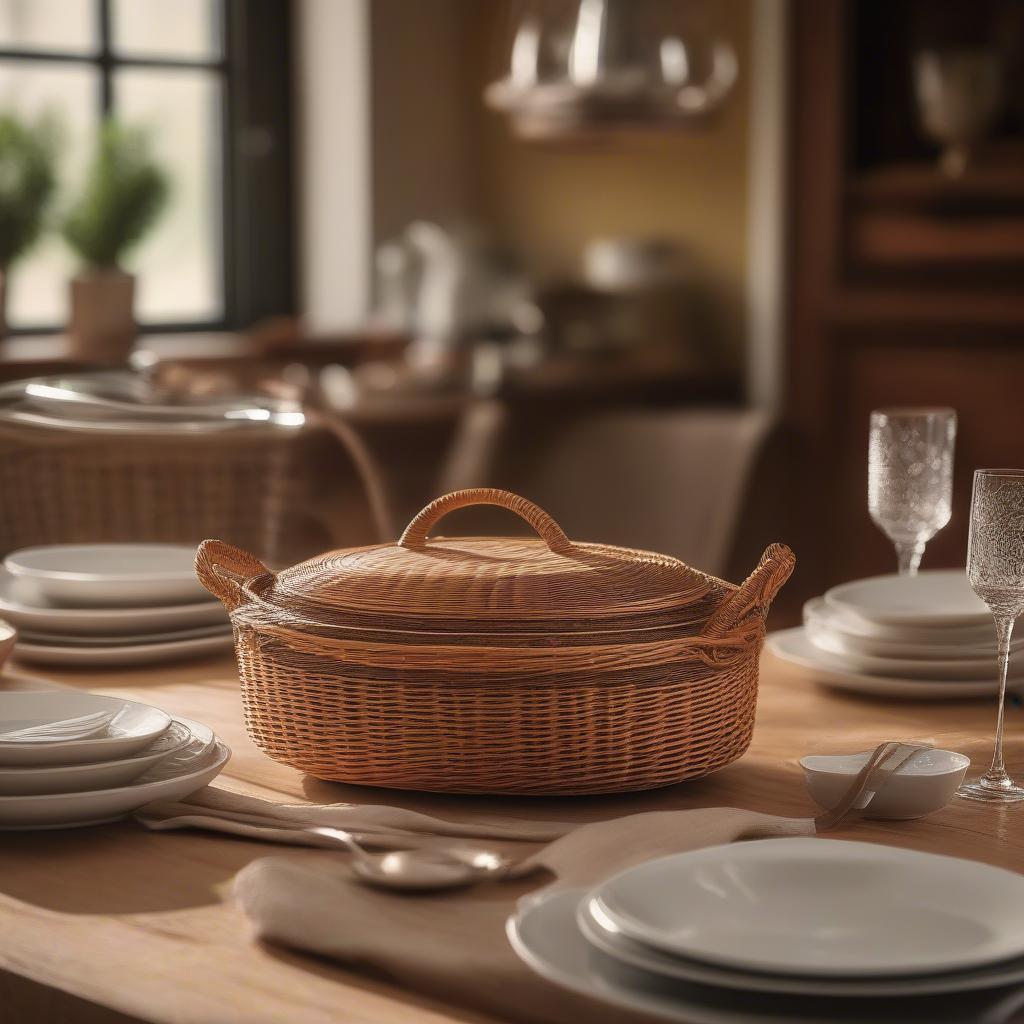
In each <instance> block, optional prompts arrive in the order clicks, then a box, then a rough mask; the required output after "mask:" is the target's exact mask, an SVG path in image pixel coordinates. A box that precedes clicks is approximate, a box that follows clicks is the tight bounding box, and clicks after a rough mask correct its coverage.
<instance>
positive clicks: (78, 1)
mask: <svg viewBox="0 0 1024 1024" xmlns="http://www.w3.org/2000/svg"><path fill="white" fill-rule="evenodd" d="M97 22H98V15H97V13H96V3H95V0H0V49H3V50H52V51H54V52H57V51H61V52H67V53H93V52H94V51H95V50H96V25H97Z"/></svg>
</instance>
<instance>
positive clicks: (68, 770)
mask: <svg viewBox="0 0 1024 1024" xmlns="http://www.w3.org/2000/svg"><path fill="white" fill-rule="evenodd" d="M191 742H192V733H191V732H190V731H189V728H188V726H187V725H185V724H184V723H183V722H179V721H172V722H171V724H170V727H169V728H168V729H167V731H166V732H165V733H164V734H163V735H162V736H158V737H157V738H156V739H155V740H154V741H153V742H152V743H151V744H150V745H149V746H148V747H146V748H145V749H144V750H142V751H140V752H139V753H138V754H134V755H132V756H131V757H125V758H120V759H118V760H116V761H97V762H96V763H94V764H69V765H40V766H39V767H37V768H0V796H29V795H32V796H38V795H43V794H47V793H78V792H81V791H82V790H87V789H111V788H113V787H115V786H126V785H127V784H128V783H129V782H131V781H132V780H133V779H137V778H138V777H139V776H140V775H142V773H143V772H145V771H148V770H149V769H150V768H152V767H153V765H155V764H156V763H157V762H158V761H161V760H163V759H164V758H165V757H169V756H171V755H172V754H176V753H178V752H179V751H181V750H182V749H183V748H184V747H185V746H186V745H187V744H189V743H191Z"/></svg>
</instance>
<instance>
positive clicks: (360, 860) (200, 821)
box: [136, 814, 518, 892]
mask: <svg viewBox="0 0 1024 1024" xmlns="http://www.w3.org/2000/svg"><path fill="white" fill-rule="evenodd" d="M136 818H138V819H139V820H140V821H142V822H143V823H144V824H145V825H146V826H147V827H148V828H153V829H157V830H160V831H163V830H165V829H179V828H203V829H209V830H210V831H214V832H227V833H229V834H232V835H239V836H246V837H249V838H251V839H266V840H270V841H271V842H278V843H287V842H295V841H296V840H297V839H299V838H300V837H301V836H303V835H315V836H318V837H320V838H321V839H327V840H329V841H330V842H332V843H340V844H341V845H342V846H344V847H345V848H346V849H347V850H349V851H350V852H351V853H352V873H353V874H354V875H355V876H356V878H357V879H358V881H360V882H362V883H363V884H364V885H374V886H377V887H378V888H384V889H403V890H405V891H407V892H415V891H420V892H426V891H428V890H431V889H433V890H440V889H461V888H465V887H466V886H470V885H476V883H477V882H484V881H487V880H496V879H499V878H503V877H504V876H506V875H508V874H510V873H512V872H513V870H514V869H516V868H517V867H518V865H517V864H515V863H513V862H512V861H511V860H509V859H508V858H506V857H503V856H502V855H501V854H498V853H494V852H493V851H492V850H484V849H480V848H479V847H476V848H474V847H449V848H446V849H439V848H436V847H434V848H431V847H425V846H424V847H417V846H416V845H415V844H418V843H420V842H421V841H422V840H423V839H425V838H426V837H425V836H418V835H407V836H400V835H398V834H397V833H395V832H391V833H389V834H387V835H384V834H382V835H380V836H379V837H371V836H370V835H369V833H366V837H367V839H371V838H372V841H373V842H375V843H376V842H378V841H379V842H381V843H383V842H387V843H389V844H391V843H395V844H410V845H412V846H413V848H411V849H401V850H389V851H387V852H386V853H371V852H370V851H369V850H367V849H366V847H365V846H364V845H363V844H362V843H361V842H360V841H359V840H357V839H356V837H355V836H354V835H353V834H352V833H351V832H346V831H345V830H344V829H340V828H328V827H326V826H314V825H299V824H297V823H296V824H294V825H292V824H290V823H289V824H287V825H276V824H275V825H269V824H268V825H257V824H254V823H250V822H244V821H235V820H230V819H226V818H219V817H216V816H215V815H201V814H186V815H179V816H178V817H175V818H165V819H160V818H152V817H149V816H147V815H145V814H136Z"/></svg>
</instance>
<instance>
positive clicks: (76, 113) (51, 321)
mask: <svg viewBox="0 0 1024 1024" xmlns="http://www.w3.org/2000/svg"><path fill="white" fill-rule="evenodd" d="M0 109H2V110H5V111H13V112H14V113H16V114H19V115H21V116H23V117H26V118H35V117H38V116H39V115H40V114H43V113H46V114H51V113H52V114H53V115H54V116H55V117H56V118H58V120H59V123H60V125H61V128H62V132H61V134H62V139H63V142H62V146H61V151H60V158H59V163H58V170H59V177H60V187H59V190H58V196H57V200H58V202H59V201H60V200H62V199H63V198H64V197H65V196H66V194H67V189H68V187H69V186H70V185H71V184H72V183H74V184H75V185H77V184H78V182H79V181H81V177H82V172H83V170H84V168H85V165H86V162H87V161H88V158H89V153H90V150H91V147H92V142H93V137H94V134H95V131H96V123H97V119H98V113H97V112H98V110H99V75H98V73H97V72H96V70H95V69H94V68H91V67H82V66H80V65H77V64H64V63H57V62H52V61H18V60H6V61H0ZM74 272H75V263H74V260H73V259H72V257H71V255H70V253H69V252H68V251H67V249H66V248H65V246H64V245H63V243H62V242H61V241H60V239H59V238H57V237H55V236H54V233H52V232H51V233H50V234H49V235H48V236H47V237H46V238H44V239H43V240H41V241H40V242H39V244H38V245H37V246H36V247H35V248H34V249H32V250H31V252H30V253H29V254H28V255H26V256H25V257H24V259H22V260H21V261H20V262H19V263H17V264H15V266H14V269H13V270H12V272H11V283H10V295H9V297H8V309H7V315H8V320H9V322H10V324H11V326H12V327H33V326H53V325H56V324H62V323H64V320H65V318H66V312H67V291H68V284H67V281H68V278H69V277H70V276H71V275H72V274H73V273H74Z"/></svg>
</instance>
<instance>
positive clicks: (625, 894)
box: [507, 839, 1024, 1024]
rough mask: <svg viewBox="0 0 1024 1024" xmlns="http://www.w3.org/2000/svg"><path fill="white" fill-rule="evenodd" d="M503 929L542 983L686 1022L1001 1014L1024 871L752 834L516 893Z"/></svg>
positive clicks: (1011, 977) (1023, 961) (1013, 960)
mask: <svg viewBox="0 0 1024 1024" xmlns="http://www.w3.org/2000/svg"><path fill="white" fill-rule="evenodd" d="M507 932H508V936H509V940H510V942H511V943H512V946H513V948H514V949H515V951H516V953H517V954H518V955H519V956H520V958H521V959H522V960H524V961H525V962H526V963H527V964H528V965H529V966H530V967H531V968H532V969H533V970H535V971H536V972H537V973H539V974H541V975H543V976H544V977H546V978H548V979H549V980H551V981H553V982H555V983H557V984H559V985H562V986H564V987H566V988H569V989H572V990H574V991H576V992H580V993H582V994H585V995H588V996H592V997H595V998H597V999H601V1000H604V1001H605V1002H609V1003H612V1004H614V1005H616V1006H619V1007H622V1008H624V1009H629V1010H633V1011H643V1012H646V1013H649V1014H653V1015H655V1016H658V1017H662V1018H664V1019H667V1020H673V1021H687V1022H689V1024H699V1022H704V1021H714V1022H723V1021H737V1022H741V1021H742V1022H745V1021H776V1020H777V1021H782V1020H785V1021H797V1020H800V1021H806V1020H828V1021H835V1020H840V1019H841V1020H844V1021H850V1020H863V1021H874V1022H877V1021H901V1022H902V1021H912V1020H921V1021H933V1022H936V1021H949V1020H956V1021H965V1020H972V1021H973V1020H1004V1019H1009V1016H1007V1015H1005V1011H1006V1010H1007V1009H1009V1010H1010V1011H1011V1012H1012V1008H1013V1007H1017V1008H1019V1004H1020V1002H1021V994H1020V992H1016V993H1013V994H1012V997H1011V995H1010V994H1009V993H1008V990H1007V988H1006V986H1010V985H1019V984H1020V983H1021V982H1022V981H1024V877H1022V876H1020V875H1018V874H1015V873H1011V872H1009V871H1004V870H1001V869H998V868H992V867H988V866H987V865H984V864H979V863H977V862H975V861H966V860H959V859H956V858H953V857H939V856H935V855H933V854H924V853H917V852H914V851H911V850H899V849H894V848H891V847H886V846H879V845H875V844H871V843H851V842H839V841H832V840H828V841H825V840H821V839H766V840H760V841H757V842H746V843H736V844H732V845H729V846H718V847H711V848H708V849H704V850H695V851H692V852H690V853H684V854H677V855H674V856H670V857H664V858H660V859H658V860H653V861H648V862H646V863H644V864H640V865H638V866H636V867H633V868H630V869H629V870H627V871H625V872H623V873H622V874H620V875H617V876H615V877H613V878H611V879H609V880H608V881H606V882H604V883H603V884H601V885H599V886H598V887H597V888H596V889H594V890H593V891H591V892H585V891H582V890H562V891H557V890H556V891H554V892H552V893H551V894H547V895H543V894H542V895H541V896H540V897H539V898H536V897H535V898H532V899H531V898H530V897H527V898H525V899H524V900H523V901H522V902H521V904H520V909H519V910H518V912H517V913H516V914H515V915H514V916H513V917H512V918H511V919H510V920H509V922H508V926H507ZM1008 1000H1010V1002H1008ZM1011 1002H1012V1006H1011ZM1000 1010H1003V1011H1004V1013H1003V1014H1001V1013H1000Z"/></svg>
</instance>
